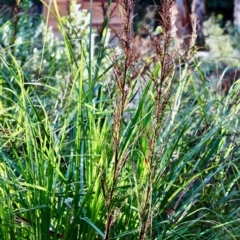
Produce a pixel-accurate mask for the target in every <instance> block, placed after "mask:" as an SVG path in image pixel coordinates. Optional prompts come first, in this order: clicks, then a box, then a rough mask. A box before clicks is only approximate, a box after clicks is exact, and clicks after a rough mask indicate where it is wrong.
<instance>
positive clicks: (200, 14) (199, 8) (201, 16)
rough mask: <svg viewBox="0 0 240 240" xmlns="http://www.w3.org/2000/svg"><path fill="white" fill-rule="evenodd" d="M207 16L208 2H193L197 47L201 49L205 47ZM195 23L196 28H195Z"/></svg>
mask: <svg viewBox="0 0 240 240" xmlns="http://www.w3.org/2000/svg"><path fill="white" fill-rule="evenodd" d="M205 16H206V1H205V0H193V2H192V22H193V28H194V27H195V28H196V29H193V30H196V33H197V41H196V43H197V45H198V46H200V47H203V46H204V35H203V22H204V20H205ZM194 21H196V22H195V26H194Z"/></svg>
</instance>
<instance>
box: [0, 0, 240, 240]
mask: <svg viewBox="0 0 240 240" xmlns="http://www.w3.org/2000/svg"><path fill="white" fill-rule="evenodd" d="M90 2H91V4H92V1H90ZM173 3H174V2H173V0H170V1H169V0H168V1H167V0H166V1H162V8H161V9H159V14H161V17H162V29H163V33H162V34H159V35H155V34H154V33H151V32H150V31H149V42H150V47H149V53H147V54H144V55H143V54H142V51H141V49H139V47H138V46H137V44H136V38H134V34H133V31H132V10H133V6H134V2H133V1H132V0H130V1H129V0H128V1H127V0H119V1H118V7H119V11H120V13H121V18H122V19H121V23H122V24H121V31H117V32H116V31H114V30H112V31H110V27H109V19H110V17H111V16H112V14H113V9H112V5H111V1H108V3H105V4H104V3H103V2H102V5H101V7H102V9H103V15H104V22H103V24H102V25H101V26H100V27H99V28H98V31H96V30H95V29H94V28H93V27H92V15H91V14H89V13H88V12H86V11H84V10H82V9H80V8H79V7H80V6H79V5H77V4H76V3H73V4H72V5H71V6H70V5H69V6H68V7H69V16H68V17H64V18H61V17H60V16H59V11H58V9H57V1H56V0H54V1H53V2H52V4H53V8H55V10H54V12H53V13H52V14H55V17H56V19H57V21H58V24H59V29H60V31H61V34H62V40H57V39H55V37H54V35H53V34H52V32H51V30H48V29H45V28H44V27H43V25H42V24H40V25H39V27H38V29H39V31H40V32H41V34H42V39H43V40H42V42H40V43H39V45H38V46H36V45H31V44H30V45H29V44H26V43H28V41H27V40H26V41H23V42H22V43H21V44H16V43H14V39H12V40H11V42H9V46H6V47H5V48H2V49H1V54H0V59H1V61H0V64H1V71H0V77H1V86H0V88H1V93H2V94H1V98H0V102H1V105H0V106H1V109H0V115H1V118H0V131H1V135H0V201H1V204H0V221H1V225H0V239H9V240H10V239H11V240H14V239H17V240H19V239H24V240H26V239H39V240H40V239H41V240H42V239H44V240H48V239H69V240H70V239H71V240H72V239H86V240H87V239H89V240H92V239H105V240H107V239H201V240H202V239H239V237H240V231H239V224H240V223H239V204H238V202H239V197H240V196H239V187H240V186H239V178H240V171H239V158H240V149H239V144H240V141H239V110H240V109H239V106H240V104H239V97H238V96H239V90H240V89H239V81H236V82H235V83H234V85H233V86H232V88H231V89H230V91H229V93H228V95H227V96H226V97H224V98H223V97H222V96H220V95H218V94H216V93H212V91H210V90H209V88H208V86H207V82H206V79H205V76H204V73H203V71H202V69H201V63H199V62H197V61H195V59H194V55H193V51H189V53H186V57H185V56H179V55H178V51H177V49H176V50H174V49H173V48H172V43H173V39H172V31H171V25H170V23H171V15H170V9H171V7H172V4H173ZM44 4H45V5H46V3H44ZM48 9H49V13H50V12H51V7H50V6H49V8H48ZM16 14H17V13H16ZM20 16H21V15H20ZM83 22H84V24H85V27H84V28H82V27H81V26H82V25H81V24H83ZM7 24H9V25H11V24H12V23H11V22H9V23H7ZM16 27H17V25H16ZM44 29H45V30H44ZM18 34H20V31H19V32H18ZM114 34H115V35H116V41H117V44H116V45H117V46H112V45H111V41H110V38H111V36H113V35H114ZM94 36H96V38H94ZM15 40H16V39H15ZM29 41H30V39H29ZM32 44H35V43H34V42H33V43H32ZM18 47H21V48H22V49H24V51H23V50H21V51H20V50H17V49H18ZM13 48H15V49H16V51H15V52H13V51H12V49H13ZM26 51H28V53H27V54H26ZM17 52H18V55H16V53H17ZM21 53H22V54H26V59H27V61H24V62H23V61H20V60H19V56H21ZM34 64H37V65H34ZM33 67H36V69H35V71H32V70H33Z"/></svg>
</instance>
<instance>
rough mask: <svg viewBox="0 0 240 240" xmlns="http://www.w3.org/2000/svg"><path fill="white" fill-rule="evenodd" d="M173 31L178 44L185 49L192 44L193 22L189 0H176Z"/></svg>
mask: <svg viewBox="0 0 240 240" xmlns="http://www.w3.org/2000/svg"><path fill="white" fill-rule="evenodd" d="M171 11H172V13H171V14H172V31H173V35H174V38H175V40H176V42H177V45H178V46H179V47H180V48H181V49H182V50H184V52H185V50H188V49H189V47H190V46H191V35H192V24H191V17H190V12H191V8H190V7H189V4H188V0H176V4H174V5H173V6H172V9H171Z"/></svg>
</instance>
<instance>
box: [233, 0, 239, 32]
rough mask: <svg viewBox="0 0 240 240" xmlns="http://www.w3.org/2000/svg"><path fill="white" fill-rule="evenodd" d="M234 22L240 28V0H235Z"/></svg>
mask: <svg viewBox="0 0 240 240" xmlns="http://www.w3.org/2000/svg"><path fill="white" fill-rule="evenodd" d="M234 24H235V26H236V27H237V28H238V30H240V0H234Z"/></svg>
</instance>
